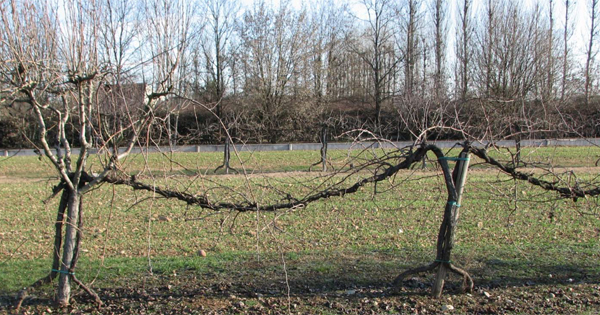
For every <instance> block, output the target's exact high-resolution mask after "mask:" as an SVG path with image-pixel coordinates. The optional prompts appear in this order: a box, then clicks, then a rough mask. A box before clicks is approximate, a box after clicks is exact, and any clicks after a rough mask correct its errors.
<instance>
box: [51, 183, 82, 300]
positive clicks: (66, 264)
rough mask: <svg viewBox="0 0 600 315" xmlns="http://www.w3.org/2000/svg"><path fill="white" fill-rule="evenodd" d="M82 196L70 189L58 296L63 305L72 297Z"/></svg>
mask: <svg viewBox="0 0 600 315" xmlns="http://www.w3.org/2000/svg"><path fill="white" fill-rule="evenodd" d="M80 198H81V197H80V196H79V194H78V192H77V191H69V197H68V202H67V222H66V223H67V224H66V229H65V238H64V246H63V253H62V254H63V255H62V262H61V266H60V269H59V273H60V275H59V277H58V290H57V298H56V301H57V303H58V305H61V306H66V305H69V300H70V298H71V275H73V268H72V262H73V258H74V257H75V246H76V244H77V230H78V228H77V225H78V223H77V222H79V205H80V204H79V199H80Z"/></svg>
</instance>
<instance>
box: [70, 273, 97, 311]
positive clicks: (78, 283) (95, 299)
mask: <svg viewBox="0 0 600 315" xmlns="http://www.w3.org/2000/svg"><path fill="white" fill-rule="evenodd" d="M71 279H72V280H73V282H75V283H76V284H77V285H78V286H79V287H80V288H82V289H83V291H85V292H86V293H87V294H89V295H90V296H91V297H93V298H94V302H95V303H96V305H98V307H101V306H102V305H103V303H102V300H101V299H100V296H98V294H97V293H96V292H94V290H92V289H90V288H89V287H88V286H86V285H85V284H83V282H81V281H80V280H79V279H77V277H75V275H71Z"/></svg>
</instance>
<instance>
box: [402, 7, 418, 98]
mask: <svg viewBox="0 0 600 315" xmlns="http://www.w3.org/2000/svg"><path fill="white" fill-rule="evenodd" d="M420 6H421V1H420V0H407V3H406V10H407V12H406V16H405V25H404V38H405V41H404V55H403V58H404V95H405V96H406V97H407V98H408V99H410V98H411V97H412V95H413V91H414V89H415V81H416V77H417V73H416V71H417V69H416V68H417V63H418V60H419V56H420V53H419V49H418V47H419V40H418V38H419V35H418V32H419V25H418V14H419V7H420Z"/></svg>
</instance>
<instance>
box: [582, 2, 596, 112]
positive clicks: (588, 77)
mask: <svg viewBox="0 0 600 315" xmlns="http://www.w3.org/2000/svg"><path fill="white" fill-rule="evenodd" d="M598 2H599V0H592V2H591V7H590V24H591V25H590V38H589V41H588V47H587V51H586V60H585V78H584V79H585V103H586V104H588V103H589V102H590V88H591V85H592V74H591V72H592V69H591V68H592V61H593V59H594V57H595V55H596V54H595V52H594V49H595V48H594V41H595V40H596V37H597V34H598V30H597V29H598V25H597V22H598V21H597V20H598V16H597V11H598Z"/></svg>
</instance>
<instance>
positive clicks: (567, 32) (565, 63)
mask: <svg viewBox="0 0 600 315" xmlns="http://www.w3.org/2000/svg"><path fill="white" fill-rule="evenodd" d="M572 9H573V5H572V0H565V2H564V10H565V19H564V29H563V58H562V79H561V89H560V100H561V101H564V100H565V96H566V91H567V80H568V77H569V38H570V37H571V34H572V30H571V29H572V28H571V23H572V22H571V20H570V19H569V16H570V13H571V10H572Z"/></svg>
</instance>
